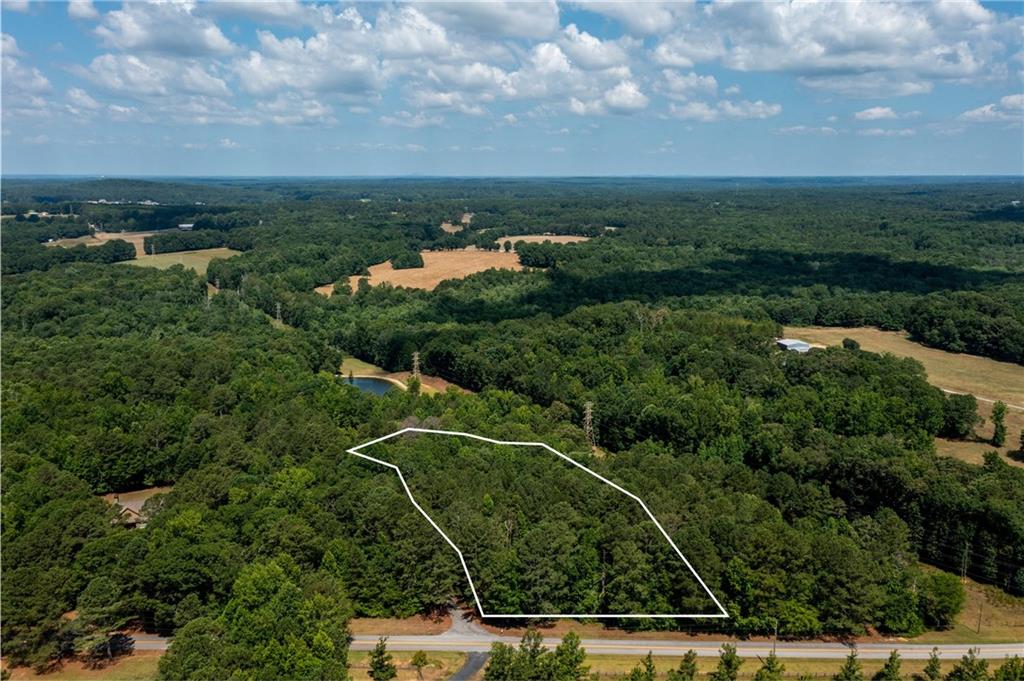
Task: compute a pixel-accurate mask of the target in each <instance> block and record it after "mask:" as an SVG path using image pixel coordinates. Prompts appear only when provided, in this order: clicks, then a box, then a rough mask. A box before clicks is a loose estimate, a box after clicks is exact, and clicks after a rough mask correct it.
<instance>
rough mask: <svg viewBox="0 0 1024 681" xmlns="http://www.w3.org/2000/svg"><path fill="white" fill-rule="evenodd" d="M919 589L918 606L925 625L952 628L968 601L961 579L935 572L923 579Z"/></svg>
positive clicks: (945, 573) (946, 573)
mask: <svg viewBox="0 0 1024 681" xmlns="http://www.w3.org/2000/svg"><path fill="white" fill-rule="evenodd" d="M919 588H920V592H919V600H918V604H919V607H920V608H921V619H923V620H924V622H925V624H927V625H929V626H932V627H938V628H940V629H945V628H948V627H951V626H952V625H953V621H954V619H955V618H956V616H957V614H959V612H960V610H961V609H962V608H963V607H964V601H965V600H966V599H967V594H966V592H965V591H964V585H963V584H962V583H961V582H960V578H959V577H957V576H956V575H953V574H950V573H948V572H933V573H931V574H927V575H924V576H923V577H922V578H921V580H920V582H919Z"/></svg>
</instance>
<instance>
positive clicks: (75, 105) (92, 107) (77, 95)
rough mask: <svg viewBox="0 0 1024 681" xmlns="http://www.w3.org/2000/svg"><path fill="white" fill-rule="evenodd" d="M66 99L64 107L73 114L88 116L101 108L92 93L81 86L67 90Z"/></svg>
mask: <svg viewBox="0 0 1024 681" xmlns="http://www.w3.org/2000/svg"><path fill="white" fill-rule="evenodd" d="M67 99H68V105H67V107H66V108H67V110H68V112H69V113H70V114H71V115H73V116H85V117H88V116H90V115H91V114H93V113H94V112H96V111H97V110H99V109H100V108H102V105H101V104H100V103H99V102H97V101H96V100H95V99H93V98H92V95H90V94H89V93H88V92H86V91H85V90H83V89H81V88H77V87H73V88H71V89H70V90H68V94H67Z"/></svg>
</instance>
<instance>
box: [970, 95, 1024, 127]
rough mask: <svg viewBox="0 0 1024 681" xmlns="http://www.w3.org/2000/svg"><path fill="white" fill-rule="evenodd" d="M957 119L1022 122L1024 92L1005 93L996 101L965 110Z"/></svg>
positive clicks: (975, 121)
mask: <svg viewBox="0 0 1024 681" xmlns="http://www.w3.org/2000/svg"><path fill="white" fill-rule="evenodd" d="M957 119H958V120H961V121H965V122H968V123H1024V94H1019V95H1007V96H1005V97H1003V98H1002V99H1000V100H999V101H998V102H995V103H992V104H986V105H984V106H979V107H978V108H977V109H971V110H970V111H965V112H963V113H962V114H960V115H959V116H957Z"/></svg>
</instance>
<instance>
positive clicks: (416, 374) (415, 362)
mask: <svg viewBox="0 0 1024 681" xmlns="http://www.w3.org/2000/svg"><path fill="white" fill-rule="evenodd" d="M412 377H413V378H415V379H416V380H417V381H418V380H420V353H419V352H418V351H417V352H414V353H412Z"/></svg>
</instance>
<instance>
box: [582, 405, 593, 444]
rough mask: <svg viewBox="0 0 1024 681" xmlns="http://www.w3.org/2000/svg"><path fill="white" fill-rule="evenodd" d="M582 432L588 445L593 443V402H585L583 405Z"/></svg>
mask: <svg viewBox="0 0 1024 681" xmlns="http://www.w3.org/2000/svg"><path fill="white" fill-rule="evenodd" d="M583 433H584V434H585V435H586V436H587V442H589V443H590V446H591V447H593V446H594V445H595V441H594V440H595V438H594V403H593V402H586V403H585V404H584V405H583Z"/></svg>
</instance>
